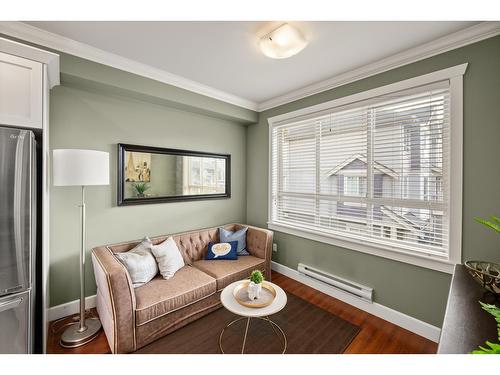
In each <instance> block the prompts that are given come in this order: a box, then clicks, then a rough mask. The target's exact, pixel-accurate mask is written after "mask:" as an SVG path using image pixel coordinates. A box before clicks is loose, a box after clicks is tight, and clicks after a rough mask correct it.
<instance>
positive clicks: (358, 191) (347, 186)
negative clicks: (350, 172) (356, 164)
mask: <svg viewBox="0 0 500 375" xmlns="http://www.w3.org/2000/svg"><path fill="white" fill-rule="evenodd" d="M344 194H345V195H350V196H353V197H363V196H365V195H366V177H359V176H345V177H344Z"/></svg>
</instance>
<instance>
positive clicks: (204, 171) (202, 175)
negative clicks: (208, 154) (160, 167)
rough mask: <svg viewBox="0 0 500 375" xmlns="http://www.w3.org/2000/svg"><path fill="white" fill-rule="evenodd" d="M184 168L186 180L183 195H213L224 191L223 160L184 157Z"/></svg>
mask: <svg viewBox="0 0 500 375" xmlns="http://www.w3.org/2000/svg"><path fill="white" fill-rule="evenodd" d="M184 168H186V169H187V179H185V184H184V186H183V194H185V195H192V194H213V193H223V192H224V191H225V184H226V183H225V177H224V176H225V171H226V164H225V160H223V159H216V158H202V157H199V158H198V157H184Z"/></svg>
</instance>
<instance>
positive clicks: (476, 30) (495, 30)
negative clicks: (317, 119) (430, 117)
mask: <svg viewBox="0 0 500 375" xmlns="http://www.w3.org/2000/svg"><path fill="white" fill-rule="evenodd" d="M0 33H2V34H5V35H9V36H12V37H15V38H19V39H22V40H26V41H28V42H31V43H35V44H38V45H42V46H45V47H48V48H52V49H55V50H57V51H61V52H64V53H68V54H70V55H75V56H78V57H81V58H84V59H87V60H91V61H94V62H97V63H100V64H104V65H108V66H111V67H114V68H117V69H120V70H124V71H126V72H129V73H133V74H137V75H140V76H143V77H146V78H150V79H153V80H156V81H159V82H163V83H166V84H169V85H173V86H176V87H179V88H182V89H185V90H188V91H191V92H195V93H198V94H201V95H205V96H208V97H211V98H214V99H217V100H220V101H223V102H226V103H230V104H233V105H236V106H239V107H243V108H247V109H250V110H254V111H258V112H262V111H265V110H267V109H270V108H274V107H277V106H280V105H283V104H286V103H290V102H293V101H295V100H299V99H302V98H305V97H308V96H311V95H314V94H318V93H320V92H323V91H327V90H330V89H332V88H335V87H339V86H342V85H345V84H348V83H351V82H354V81H358V80H360V79H364V78H367V77H370V76H373V75H376V74H379V73H383V72H386V71H388V70H391V69H394V68H398V67H400V66H403V65H407V64H411V63H413V62H416V61H419V60H423V59H426V58H428V57H432V56H435V55H438V54H440V53H444V52H447V51H450V50H453V49H456V48H460V47H463V46H466V45H468V44H472V43H475V42H479V41H481V40H483V39H487V38H491V37H493V36H496V35H499V34H500V22H499V21H488V22H481V23H479V24H477V25H474V26H471V27H469V28H467V29H464V30H460V31H457V32H455V33H453V34H450V35H447V36H444V37H442V38H439V39H436V40H434V41H431V42H429V43H425V44H422V45H420V46H418V47H415V48H411V49H408V50H406V51H403V52H400V53H398V54H395V55H392V56H390V57H387V58H385V59H382V60H379V61H377V62H374V63H371V64H368V65H365V66H362V67H360V68H357V69H354V70H351V71H349V72H346V73H343V74H340V75H337V76H335V77H332V78H329V79H327V80H325V81H321V82H317V83H314V84H312V85H308V86H305V87H302V88H300V89H297V90H294V91H291V92H289V93H287V94H284V95H280V96H277V97H275V98H272V99H269V100H266V101H264V102H261V103H258V104H257V103H256V102H254V101H251V100H248V99H245V98H241V97H238V96H235V95H233V94H230V93H226V92H224V91H220V90H218V89H215V88H213V87H210V86H206V85H203V84H201V83H198V82H195V81H192V80H189V79H187V78H184V77H181V76H178V75H175V74H172V73H169V72H167V71H164V70H161V69H158V68H154V67H152V66H149V65H146V64H142V63H139V62H137V61H134V60H131V59H127V58H125V57H122V56H119V55H116V54H113V53H110V52H106V51H103V50H101V49H98V48H95V47H92V46H89V45H87V44H84V43H80V42H77V41H75V40H72V39H69V38H66V37H63V36H60V35H57V34H54V33H51V32H48V31H45V30H42V29H39V28H36V27H34V26H31V25H28V24H25V23H22V22H13V21H6V22H0Z"/></svg>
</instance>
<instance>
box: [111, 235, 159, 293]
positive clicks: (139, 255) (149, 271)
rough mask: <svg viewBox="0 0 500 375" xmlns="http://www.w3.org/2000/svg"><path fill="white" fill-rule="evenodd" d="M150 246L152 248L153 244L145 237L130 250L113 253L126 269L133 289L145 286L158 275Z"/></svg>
mask: <svg viewBox="0 0 500 375" xmlns="http://www.w3.org/2000/svg"><path fill="white" fill-rule="evenodd" d="M151 246H153V243H152V242H151V240H150V239H149V238H147V237H145V238H144V239H143V240H142V242H141V243H140V244H139V245H137V246H136V247H134V248H133V249H132V250H129V251H127V252H124V253H115V257H117V258H118V260H119V261H120V262H122V264H123V265H124V266H125V268H126V269H127V271H128V273H129V275H130V278H131V279H132V285H133V287H134V288H137V287H139V286H141V285H144V284H146V283H147V282H148V281H150V280H152V279H153V278H154V277H155V276H156V274H157V273H158V266H157V265H156V260H155V258H154V257H153V255H152V254H151Z"/></svg>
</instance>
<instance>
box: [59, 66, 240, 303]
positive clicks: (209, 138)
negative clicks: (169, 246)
mask: <svg viewBox="0 0 500 375" xmlns="http://www.w3.org/2000/svg"><path fill="white" fill-rule="evenodd" d="M73 59H74V58H72V60H73ZM70 63H71V61H68V60H67V56H66V57H65V56H63V66H64V65H66V66H65V67H64V68H63V71H64V70H65V69H66V70H67V69H68V66H69V65H68V64H70ZM78 64H79V66H85V67H86V68H88V67H89V65H86V64H85V61H84V60H81V61H80V60H78ZM88 64H90V67H92V69H97V70H99V69H101V68H102V66H99V64H94V63H88ZM108 69H109V68H108ZM97 73H102V72H96V75H97ZM145 81H146V80H145ZM81 82H83V81H82V80H71V82H68V81H65V80H64V79H63V84H62V85H61V86H58V87H55V88H54V89H53V90H52V91H51V93H50V149H51V150H53V149H57V148H89V149H96V150H102V151H108V152H109V153H110V168H111V184H110V185H109V186H93V187H88V188H87V202H86V203H87V232H88V236H87V245H88V246H87V265H86V278H87V281H86V294H87V295H88V296H90V295H93V294H95V292H96V289H95V280H94V275H93V269H92V264H91V261H90V249H91V248H92V247H94V246H97V245H103V244H108V243H115V242H119V241H127V240H133V239H137V238H142V237H143V236H145V235H148V236H155V235H160V234H167V233H175V232H179V231H184V230H188V229H193V228H203V227H208V226H214V225H218V224H224V223H229V222H244V221H245V219H246V183H245V182H246V127H245V126H244V125H242V123H244V122H245V121H248V120H246V119H245V118H243V119H239V121H236V120H228V119H227V118H229V116H228V113H229V112H230V111H232V110H233V109H232V108H228V107H227V106H221V108H222V109H223V113H222V115H221V116H220V117H219V118H217V117H216V116H207V115H205V114H201V113H204V112H200V113H197V111H186V110H179V109H178V108H173V107H171V106H167V105H159V104H153V103H151V102H148V101H145V100H137V98H135V99H134V98H130V97H127V96H123V95H120V94H123V93H124V91H114V89H113V87H109V86H108V87H107V88H106V89H105V90H103V89H102V87H100V86H99V85H92V87H90V86H89V85H86V84H84V85H80V83H81ZM150 83H151V82H150ZM121 84H123V82H121ZM141 84H142V86H141V87H142V88H143V89H144V90H147V87H148V86H147V85H148V82H142V83H141ZM155 85H156V84H155ZM82 87H83V89H82ZM140 98H141V99H143V98H144V97H142V96H141V97H140ZM198 99H199V98H198ZM207 100H208V99H207ZM211 100H212V99H210V101H211ZM159 103H161V104H166V102H159ZM195 104H197V103H195ZM184 108H185V109H187V107H184ZM242 113H243V114H244V116H240V115H241V114H242ZM238 116H240V117H245V116H246V117H248V113H247V112H246V110H245V111H242V110H241V109H238V108H236V109H234V111H233V112H232V115H231V118H237V117H238ZM117 143H131V144H139V145H150V146H158V147H169V148H179V149H189V150H199V151H208V152H217V153H227V154H231V176H232V180H231V182H232V186H231V193H232V196H231V198H230V199H221V200H206V201H191V202H177V203H164V204H150V205H140V206H124V207H118V206H117V205H116V179H117V176H116V174H117V173H116V164H117V159H116V155H117ZM50 194H51V206H50V220H51V222H50V227H51V233H50V236H51V244H50V305H51V306H54V305H58V304H62V303H65V302H69V301H72V300H75V299H78V298H79V277H78V272H79V271H78V264H79V263H78V254H79V209H78V204H79V201H80V189H79V188H78V187H53V186H51V188H50Z"/></svg>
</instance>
